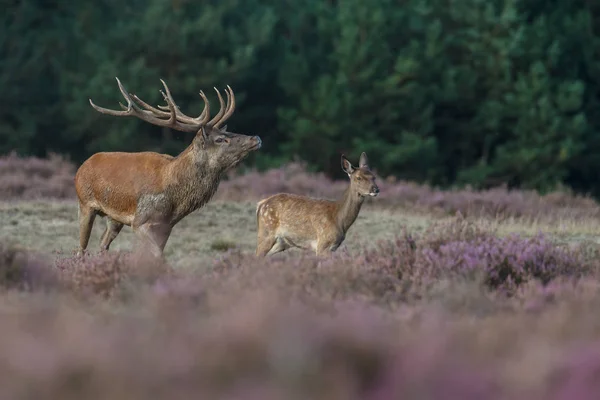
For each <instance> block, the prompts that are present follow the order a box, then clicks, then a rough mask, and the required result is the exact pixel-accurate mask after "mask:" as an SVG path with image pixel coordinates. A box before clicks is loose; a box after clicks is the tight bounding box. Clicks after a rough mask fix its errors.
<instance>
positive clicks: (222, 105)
mask: <svg viewBox="0 0 600 400" xmlns="http://www.w3.org/2000/svg"><path fill="white" fill-rule="evenodd" d="M214 89H215V92H217V97H218V98H219V112H218V113H217V115H215V117H214V118H213V119H211V120H210V121H209V122H208V123H207V124H206V126H208V127H211V126H214V125H215V124H216V123H217V122H219V120H220V119H221V117H222V116H223V113H225V108H226V107H225V102H224V101H223V96H221V92H219V89H217V88H214Z"/></svg>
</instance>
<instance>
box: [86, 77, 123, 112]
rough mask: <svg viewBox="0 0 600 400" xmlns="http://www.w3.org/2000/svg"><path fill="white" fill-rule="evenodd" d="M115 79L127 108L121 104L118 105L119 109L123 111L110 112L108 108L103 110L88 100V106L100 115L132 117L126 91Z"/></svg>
mask: <svg viewBox="0 0 600 400" xmlns="http://www.w3.org/2000/svg"><path fill="white" fill-rule="evenodd" d="M116 79H117V84H118V85H119V90H120V91H121V94H123V97H124V98H125V100H127V107H125V106H124V105H123V104H121V103H119V105H120V106H121V108H123V111H117V110H111V109H109V108H104V107H100V106H97V105H95V104H94V102H93V101H92V99H89V101H90V104H91V105H92V107H94V109H95V110H96V111H98V112H100V113H102V114H107V115H114V116H117V117H120V116H126V115H132V111H133V102H132V101H131V98H130V97H129V95H128V94H127V91H126V90H125V88H124V87H123V84H122V83H121V81H120V80H119V78H116Z"/></svg>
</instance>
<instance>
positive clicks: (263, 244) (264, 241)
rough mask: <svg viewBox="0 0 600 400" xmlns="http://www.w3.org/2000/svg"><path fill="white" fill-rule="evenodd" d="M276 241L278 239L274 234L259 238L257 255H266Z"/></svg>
mask: <svg viewBox="0 0 600 400" xmlns="http://www.w3.org/2000/svg"><path fill="white" fill-rule="evenodd" d="M276 241H277V239H276V238H275V236H273V235H269V236H267V237H262V238H259V239H258V241H257V243H256V255H257V256H258V257H265V256H266V255H267V254H268V253H269V251H270V250H271V249H272V248H273V246H274V245H275V242H276Z"/></svg>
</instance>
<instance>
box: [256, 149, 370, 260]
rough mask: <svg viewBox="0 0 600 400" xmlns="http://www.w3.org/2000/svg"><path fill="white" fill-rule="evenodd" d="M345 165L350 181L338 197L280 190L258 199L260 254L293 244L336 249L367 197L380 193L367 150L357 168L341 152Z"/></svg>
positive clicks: (319, 250)
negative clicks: (325, 198)
mask: <svg viewBox="0 0 600 400" xmlns="http://www.w3.org/2000/svg"><path fill="white" fill-rule="evenodd" d="M342 169H343V170H344V172H346V173H347V174H348V177H349V178H350V185H349V186H348V188H347V189H346V192H345V193H344V195H343V196H342V198H341V199H340V200H338V201H331V200H323V199H313V198H309V197H305V196H298V195H294V194H288V193H279V194H276V195H273V196H271V197H268V198H266V199H263V200H261V201H259V202H258V204H257V207H256V220H257V224H258V235H257V236H258V237H257V246H256V255H257V256H261V257H264V256H267V255H272V254H275V253H279V252H281V251H284V250H287V249H289V248H290V247H298V248H301V249H308V248H309V247H310V248H312V249H313V250H314V251H315V252H316V254H317V255H321V254H324V253H328V252H333V251H335V250H337V248H338V247H339V246H340V244H342V242H343V241H344V239H345V237H346V232H348V229H350V227H351V226H352V224H353V223H354V221H355V220H356V217H358V213H359V212H360V208H361V207H362V204H363V201H364V199H365V197H366V196H372V197H375V196H377V195H378V194H379V188H378V187H377V184H376V183H375V176H374V175H373V174H372V173H371V171H370V170H369V165H368V160H367V154H366V153H362V154H361V156H360V161H359V166H358V168H355V167H353V166H352V164H351V163H350V161H348V159H346V157H344V155H342Z"/></svg>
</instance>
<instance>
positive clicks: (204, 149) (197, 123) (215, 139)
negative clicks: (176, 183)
mask: <svg viewBox="0 0 600 400" xmlns="http://www.w3.org/2000/svg"><path fill="white" fill-rule="evenodd" d="M161 82H162V84H163V87H164V89H165V90H164V91H162V90H161V93H162V95H163V98H164V99H165V101H166V103H167V105H166V106H158V108H155V107H153V106H151V105H149V104H148V103H146V102H144V101H143V100H142V99H140V98H139V97H138V96H136V95H135V94H132V93H128V92H127V90H126V89H125V87H124V86H123V84H122V83H121V81H119V78H117V84H118V85H119V90H120V91H121V94H122V95H123V97H124V98H125V100H126V101H127V106H125V105H123V104H120V105H121V108H122V109H123V110H121V111H117V110H110V109H107V108H102V107H98V106H97V105H95V104H94V103H93V102H92V100H91V99H90V104H91V105H92V107H94V109H96V110H97V111H99V112H101V113H102V114H108V115H114V116H135V117H137V118H139V119H141V120H143V121H146V122H149V123H151V124H153V125H157V126H163V127H167V128H172V129H175V130H178V131H181V132H190V133H195V134H196V135H195V137H194V140H193V144H194V147H193V148H194V151H195V152H196V153H197V154H198V158H199V159H201V160H202V161H203V162H206V163H208V164H209V165H210V166H211V167H213V168H216V169H221V170H226V169H229V168H231V167H234V166H235V165H237V164H238V163H239V162H240V161H242V160H243V159H244V158H245V157H246V156H247V155H248V154H249V153H250V152H251V151H254V150H258V149H260V147H261V144H262V142H261V140H260V137H258V136H249V135H242V134H239V133H233V132H228V131H227V125H224V124H225V122H226V121H227V120H228V119H229V117H231V115H232V114H233V112H234V111H235V95H234V94H233V90H232V89H231V88H230V87H229V86H227V89H226V94H227V103H225V101H224V100H223V96H221V93H220V92H219V90H218V89H217V88H215V91H216V92H217V97H218V99H219V104H220V108H219V112H218V113H217V114H216V115H215V116H214V117H212V118H211V116H210V105H209V102H208V99H207V97H206V95H205V94H204V92H202V91H200V96H201V97H202V99H203V100H204V110H203V111H202V113H201V114H200V116H198V117H196V118H194V117H190V116H187V115H185V114H183V113H182V112H181V110H180V109H179V107H178V106H177V105H176V104H175V101H174V100H173V97H172V96H171V92H170V90H169V87H168V86H167V84H166V83H165V81H163V80H162V79H161Z"/></svg>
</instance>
